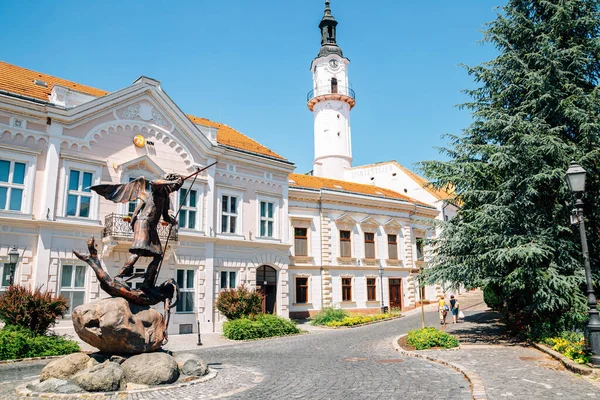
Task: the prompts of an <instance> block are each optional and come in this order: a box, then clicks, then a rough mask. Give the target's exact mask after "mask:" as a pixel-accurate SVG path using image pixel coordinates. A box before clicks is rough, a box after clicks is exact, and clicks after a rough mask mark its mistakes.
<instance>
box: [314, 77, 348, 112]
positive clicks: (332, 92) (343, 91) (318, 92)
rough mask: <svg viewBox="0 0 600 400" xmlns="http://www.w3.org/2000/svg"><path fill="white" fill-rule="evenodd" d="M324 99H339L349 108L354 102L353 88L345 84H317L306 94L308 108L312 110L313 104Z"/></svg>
mask: <svg viewBox="0 0 600 400" xmlns="http://www.w3.org/2000/svg"><path fill="white" fill-rule="evenodd" d="M324 100H341V101H345V102H346V103H348V104H349V105H350V108H352V107H354V105H355V104H356V95H355V93H354V90H352V89H351V88H349V87H346V86H339V85H335V84H331V85H325V86H317V87H316V88H314V89H313V90H311V91H310V92H308V94H307V95H306V101H307V103H308V108H309V109H310V110H311V111H312V110H313V108H314V106H315V104H317V103H318V102H320V101H324Z"/></svg>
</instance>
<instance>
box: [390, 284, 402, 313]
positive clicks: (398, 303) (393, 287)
mask: <svg viewBox="0 0 600 400" xmlns="http://www.w3.org/2000/svg"><path fill="white" fill-rule="evenodd" d="M389 282H390V283H389V289H390V307H394V308H400V309H402V300H403V295H402V279H390V280H389Z"/></svg>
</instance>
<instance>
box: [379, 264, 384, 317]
mask: <svg viewBox="0 0 600 400" xmlns="http://www.w3.org/2000/svg"><path fill="white" fill-rule="evenodd" d="M379 281H380V282H381V284H380V285H379V286H380V287H381V313H382V314H385V306H384V305H383V264H381V261H380V262H379Z"/></svg>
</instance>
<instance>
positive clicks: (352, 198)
mask: <svg viewBox="0 0 600 400" xmlns="http://www.w3.org/2000/svg"><path fill="white" fill-rule="evenodd" d="M336 27H337V21H335V19H334V18H333V16H332V15H331V10H330V8H329V2H328V1H326V6H325V13H324V17H323V19H322V21H321V23H320V24H319V29H320V32H321V48H320V51H319V54H318V56H317V58H315V60H313V62H312V65H311V72H312V74H313V90H311V91H310V93H309V96H308V99H307V100H308V108H309V109H310V110H311V111H312V112H313V114H314V143H315V154H314V171H313V173H312V174H307V175H300V174H293V173H292V172H293V170H294V164H293V163H292V162H290V161H289V160H286V159H285V158H283V157H282V156H280V155H278V154H276V153H274V152H273V151H271V150H269V149H268V148H267V147H265V146H263V145H261V144H259V143H257V142H256V141H254V140H252V139H250V138H249V137H247V136H244V135H243V134H241V133H240V132H238V131H236V130H234V129H232V128H230V127H229V126H227V125H224V124H220V123H216V122H213V121H209V120H207V119H204V118H198V117H194V116H192V115H186V114H184V113H183V112H182V111H181V110H180V108H179V107H178V106H177V104H176V103H174V102H173V100H172V99H171V98H170V97H169V96H167V94H166V93H165V92H164V91H163V89H162V88H161V84H160V82H159V81H157V80H154V79H151V78H147V77H140V78H138V79H137V80H135V81H134V82H133V83H132V84H131V85H130V86H128V87H125V88H122V89H120V90H117V91H115V92H111V93H109V92H106V91H102V90H99V89H95V88H92V87H89V86H85V85H81V84H78V83H74V82H71V81H67V80H64V79H60V78H56V77H53V76H50V75H47V74H43V73H39V72H35V71H31V70H28V69H25V68H21V67H18V66H15V65H11V64H8V63H5V62H0V276H1V279H0V292H1V291H2V290H5V289H6V287H7V286H8V283H9V279H10V273H9V271H10V268H9V266H8V264H7V262H8V252H9V249H11V248H12V247H13V246H15V247H16V248H17V250H18V252H19V254H20V259H19V263H18V264H17V266H16V272H15V274H14V281H15V282H16V283H18V284H21V285H26V286H29V287H31V288H33V287H37V286H43V287H44V288H45V289H47V290H51V291H53V292H55V293H60V294H62V295H64V296H65V297H67V298H68V299H69V301H70V309H73V308H74V307H75V306H77V305H79V304H82V303H84V302H90V301H94V300H96V299H99V298H101V297H104V296H106V294H105V293H104V292H102V290H101V289H100V287H99V284H98V281H97V279H96V277H95V275H94V274H93V273H91V270H90V269H89V268H88V267H87V266H86V264H84V263H82V262H80V261H79V260H78V259H76V258H75V257H74V256H73V253H72V250H73V249H75V250H78V251H80V252H87V249H86V241H87V239H88V237H90V236H92V235H93V236H94V237H95V238H96V240H97V241H96V242H97V246H98V251H99V253H100V255H101V257H102V260H103V264H104V268H106V270H107V271H108V272H109V274H111V275H112V276H114V275H116V274H117V273H118V271H119V270H120V268H121V267H122V265H123V263H124V262H125V260H126V259H127V256H128V249H129V246H130V244H131V241H132V232H131V228H130V227H129V223H128V218H129V216H130V215H131V213H132V212H133V210H134V208H135V205H136V204H135V203H131V204H115V203H112V202H110V201H108V200H105V199H104V198H101V197H99V196H98V195H96V194H95V193H94V192H91V191H90V189H89V186H91V185H94V184H99V183H101V182H102V183H113V184H116V183H126V182H129V181H130V180H132V179H135V178H137V177H139V176H141V175H144V176H146V177H147V178H150V179H152V178H158V177H160V176H162V175H164V174H166V173H171V172H175V173H178V174H181V175H184V176H185V175H188V174H189V173H190V172H191V171H194V170H195V168H196V167H203V166H207V165H209V164H211V163H213V162H215V161H216V162H218V163H217V165H216V166H214V167H212V168H210V169H208V170H207V171H205V172H204V173H203V174H202V175H200V176H199V178H198V179H197V180H196V181H195V183H194V184H193V186H190V185H191V184H192V182H191V181H186V183H185V185H184V187H183V189H182V191H180V192H178V193H176V194H174V195H172V199H171V200H172V201H171V204H172V206H173V207H174V208H175V207H177V206H178V205H179V203H180V202H181V199H183V197H184V196H183V195H184V193H185V192H184V191H187V192H189V196H188V197H187V200H186V201H185V203H184V204H183V205H182V211H181V214H180V215H179V226H178V227H177V229H175V230H174V231H172V232H171V233H170V237H169V245H168V246H167V247H166V251H165V260H164V263H163V265H162V269H161V271H160V275H159V277H158V281H159V282H162V281H164V280H167V279H169V278H174V279H176V280H177V282H178V283H179V286H180V287H181V291H182V294H181V298H180V301H179V304H178V306H177V309H176V312H175V314H174V315H173V316H172V318H171V323H170V327H169V333H170V334H177V333H190V332H196V330H197V325H196V324H197V323H199V324H200V327H201V330H202V331H215V330H219V329H220V327H221V323H222V322H223V319H224V317H222V316H221V315H219V312H218V311H217V310H216V307H215V302H216V299H217V298H218V296H219V293H220V292H221V290H223V289H226V288H235V287H238V286H239V285H241V284H247V285H249V286H250V287H252V288H257V289H258V290H260V291H261V292H262V293H263V294H264V303H263V309H264V311H265V312H272V313H276V314H277V315H281V316H284V317H289V316H291V317H304V316H307V315H310V314H313V313H315V312H317V311H318V310H320V309H321V308H322V307H327V306H333V307H341V308H346V309H350V310H354V311H358V312H378V311H379V310H380V307H382V306H387V307H397V308H402V309H407V308H412V307H415V305H416V304H417V302H418V301H419V300H421V299H422V300H430V301H431V300H435V299H436V297H437V296H438V294H439V287H432V288H427V289H426V290H425V291H424V292H421V291H419V290H418V288H417V286H416V280H415V278H416V276H417V274H418V273H419V268H420V267H422V266H423V261H424V260H425V259H426V256H427V254H426V253H427V251H426V250H427V249H426V248H425V247H424V245H423V242H424V240H425V239H426V238H428V237H432V236H433V235H435V234H436V232H435V229H434V228H433V225H432V224H431V220H432V219H435V218H442V219H443V218H445V217H446V216H452V215H453V213H455V211H456V210H455V209H453V208H452V207H451V206H450V205H448V204H447V202H446V201H445V198H444V197H443V193H442V192H436V191H432V190H431V189H429V188H427V187H426V185H425V183H426V182H425V181H424V180H423V179H422V178H420V177H418V176H417V175H415V174H413V173H412V172H410V171H408V170H406V169H405V168H404V167H402V166H401V165H400V164H398V163H396V162H390V163H383V164H374V165H371V166H363V167H352V146H351V130H350V113H351V110H352V108H353V107H354V105H355V104H356V102H355V96H354V92H353V91H352V90H351V89H350V87H349V83H348V82H349V81H348V64H349V60H348V59H347V58H345V57H344V56H343V54H342V51H341V49H340V48H339V46H338V45H337V38H336ZM160 234H161V237H162V240H163V244H164V243H165V239H166V237H167V236H168V235H169V230H168V228H166V227H163V228H162V231H161V232H160ZM149 261H150V260H146V259H143V258H142V259H141V260H140V261H138V263H137V265H136V268H138V271H143V269H145V267H146V266H147V264H148V263H149ZM138 271H136V272H138ZM131 283H132V285H134V286H137V285H139V284H140V283H141V279H140V281H139V282H138V281H136V280H134V281H132V282H131ZM66 318H67V320H68V315H67V317H66Z"/></svg>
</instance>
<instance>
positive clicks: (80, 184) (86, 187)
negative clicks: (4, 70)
mask: <svg viewBox="0 0 600 400" xmlns="http://www.w3.org/2000/svg"><path fill="white" fill-rule="evenodd" d="M92 176H93V175H92V173H91V172H83V171H78V170H76V169H72V170H70V171H69V191H68V193H67V212H66V215H67V216H70V217H82V218H89V216H90V204H91V202H92V193H91V191H90V186H92Z"/></svg>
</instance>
